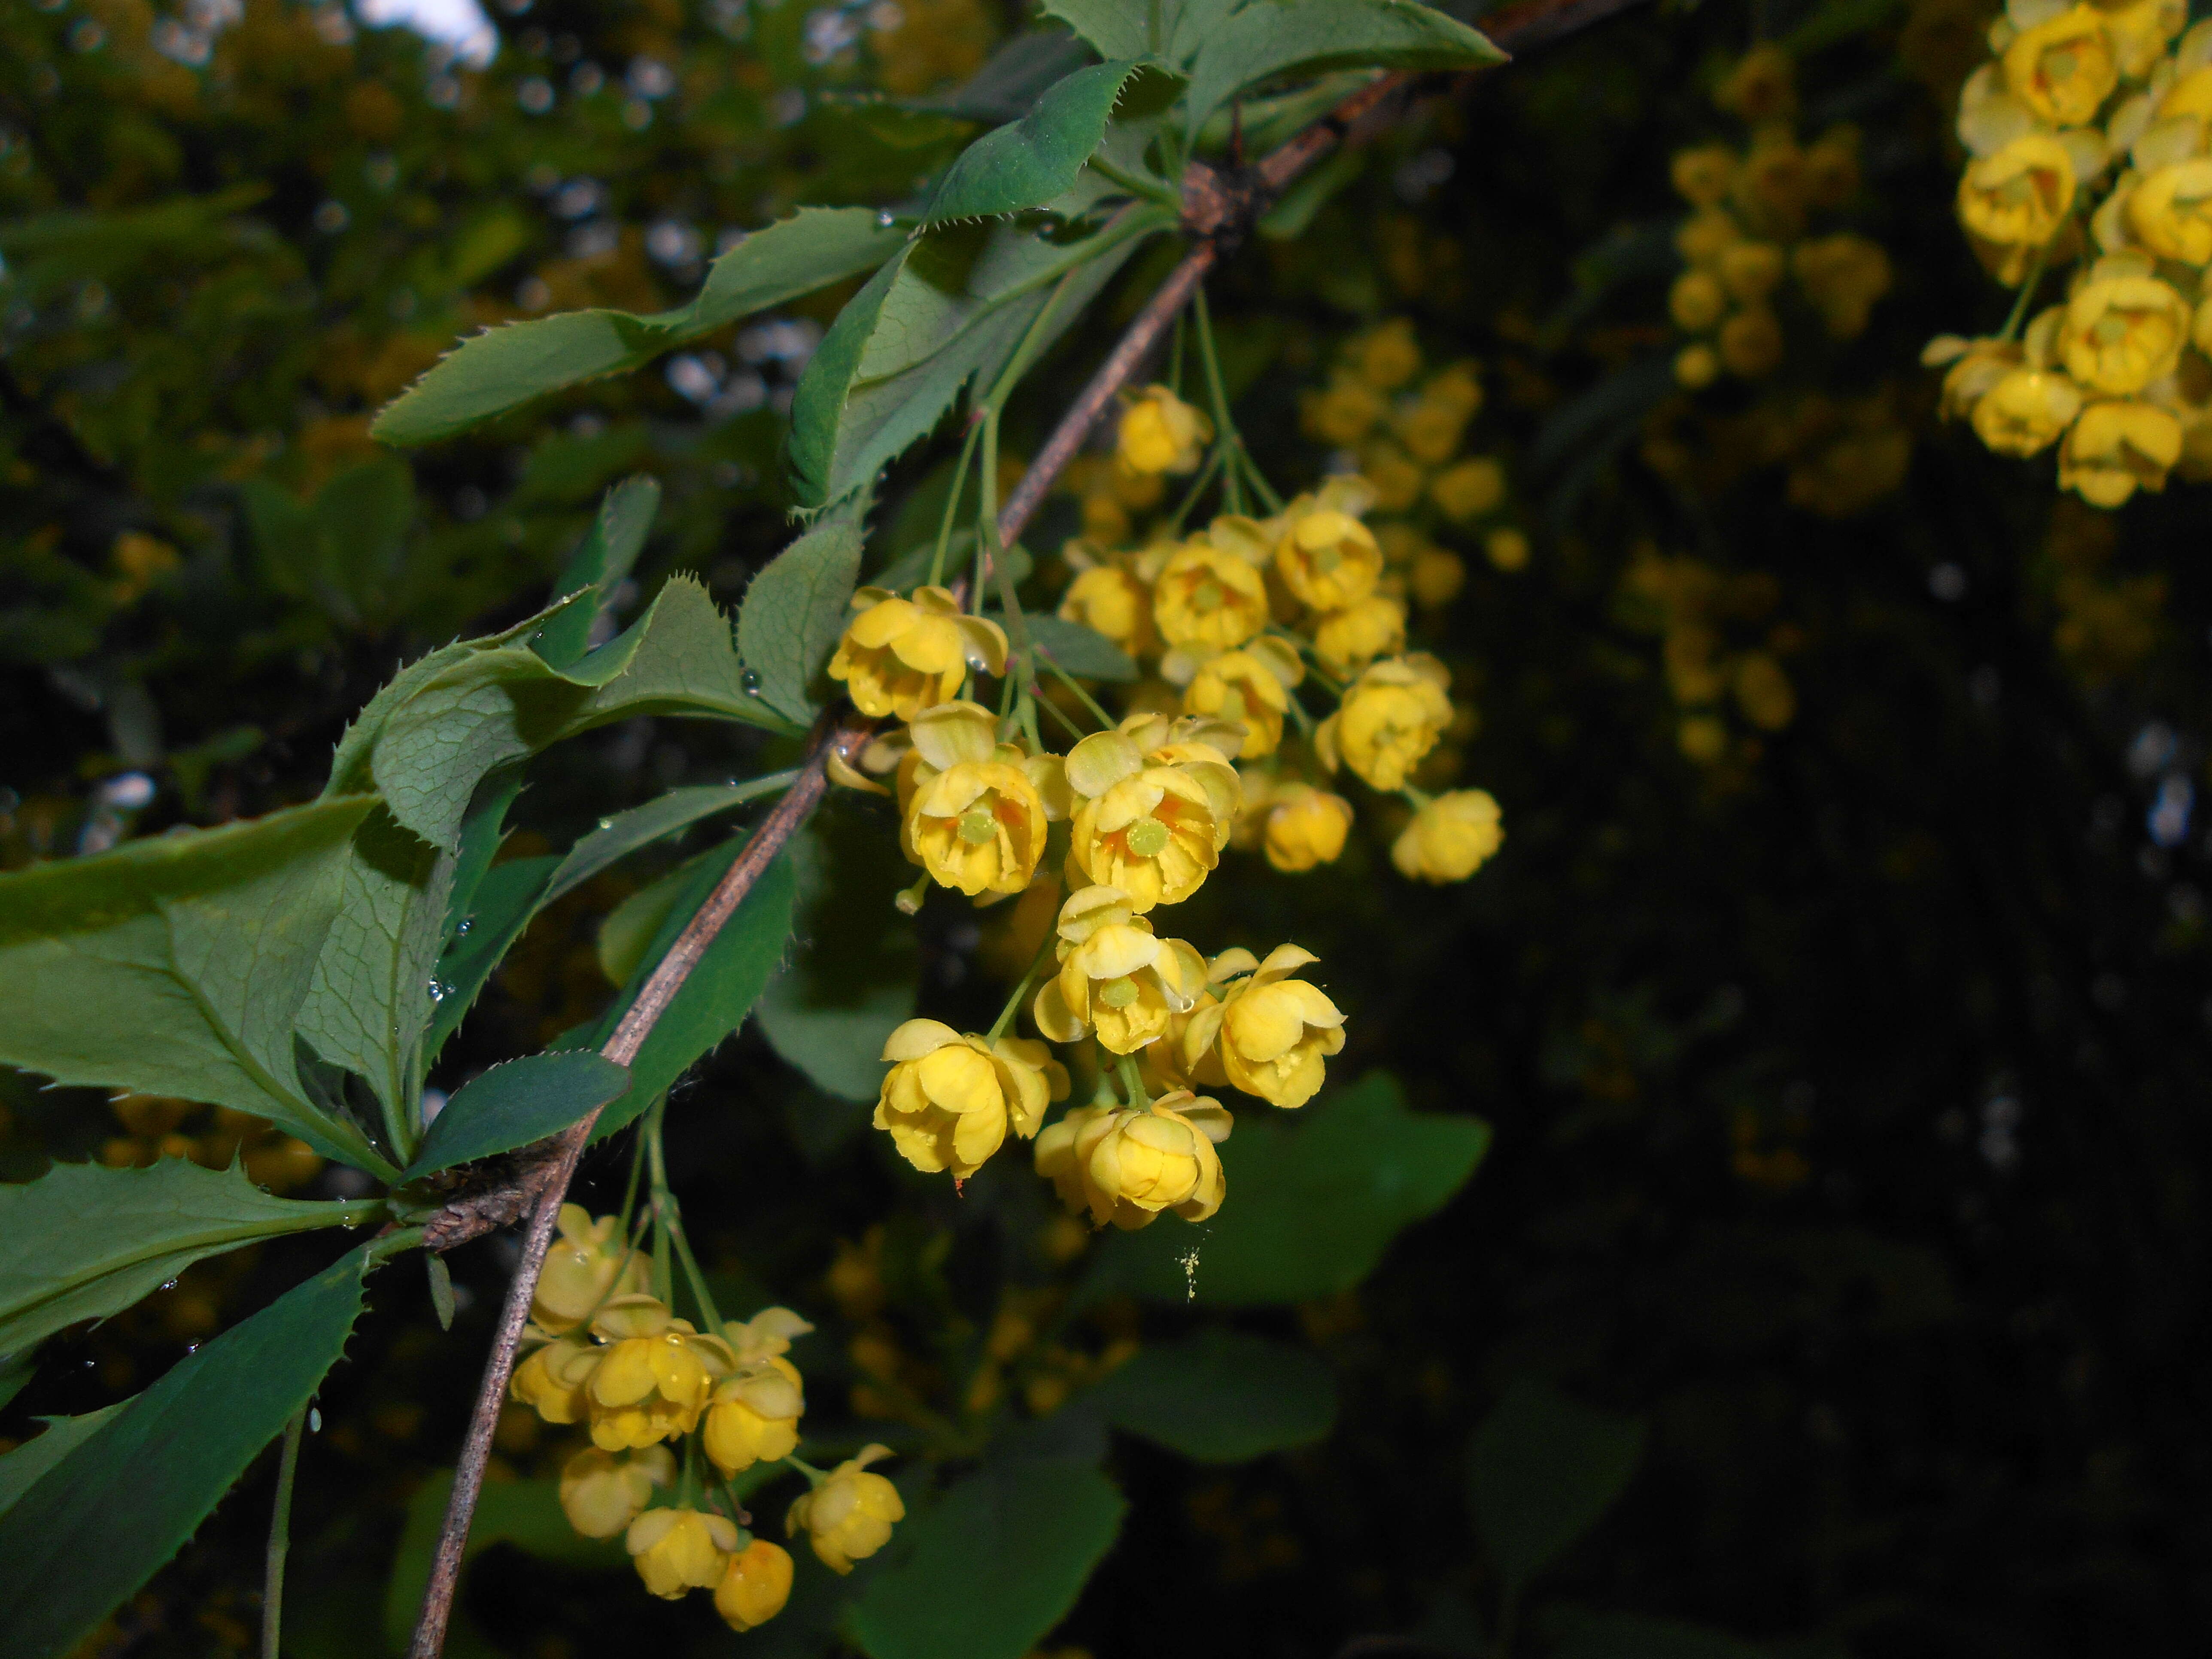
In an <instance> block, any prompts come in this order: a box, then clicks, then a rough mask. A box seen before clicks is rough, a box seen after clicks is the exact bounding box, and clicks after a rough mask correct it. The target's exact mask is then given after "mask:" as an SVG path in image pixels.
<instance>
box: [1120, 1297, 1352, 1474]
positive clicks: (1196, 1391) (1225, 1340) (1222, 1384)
mask: <svg viewBox="0 0 2212 1659" xmlns="http://www.w3.org/2000/svg"><path fill="white" fill-rule="evenodd" d="M1085 1403H1087V1404H1089V1405H1091V1406H1094V1407H1097V1408H1099V1409H1101V1410H1103V1412H1104V1413H1105V1414H1106V1420H1107V1421H1108V1422H1109V1423H1111V1424H1112V1425H1114V1426H1115V1428H1117V1429H1123V1430H1126V1431H1128V1432H1129V1433H1131V1434H1135V1435H1141V1436H1143V1437H1145V1438H1146V1439H1147V1440H1151V1441H1155V1442H1157V1443H1159V1444H1160V1445H1163V1446H1165V1447H1166V1448H1167V1449H1169V1450H1170V1451H1177V1452H1181V1453H1182V1455H1184V1456H1186V1457H1194V1458H1196V1459H1197V1460H1198V1461H1199V1462H1202V1463H1241V1462H1244V1461H1245V1460H1246V1459H1248V1458H1254V1457H1258V1456H1260V1455H1262V1454H1263V1453H1267V1452H1272V1451H1280V1450H1282V1449H1284V1448H1285V1447H1288V1446H1304V1445H1310V1444H1311V1443H1313V1442H1315V1441H1316V1440H1319V1439H1322V1438H1323V1437H1325V1436H1327V1434H1328V1431H1329V1429H1330V1428H1331V1426H1332V1425H1334V1423H1335V1421H1336V1379H1335V1377H1334V1376H1332V1375H1331V1374H1330V1372H1329V1369H1328V1366H1327V1365H1326V1364H1323V1363H1322V1359H1321V1358H1320V1356H1319V1355H1317V1354H1316V1353H1314V1352H1311V1351H1310V1350H1309V1349H1305V1348H1294V1347H1292V1346H1290V1345H1289V1344H1288V1343H1285V1342H1272V1341H1269V1340H1267V1338H1265V1337H1261V1336H1249V1335H1246V1334H1244V1333H1243V1332H1241V1331H1231V1330H1224V1329H1221V1328H1218V1327H1212V1328H1207V1329H1206V1330H1202V1331H1200V1332H1199V1333H1198V1334H1196V1335H1195V1336H1191V1337H1188V1338H1186V1339H1184V1340H1182V1341H1180V1342H1163V1343H1156V1344H1153V1345H1151V1346H1147V1347H1145V1348H1144V1349H1142V1350H1140V1351H1139V1352H1138V1353H1137V1355H1136V1357H1135V1358H1133V1359H1131V1360H1130V1361H1129V1362H1128V1363H1127V1364H1125V1365H1123V1366H1122V1367H1121V1369H1120V1370H1117V1371H1115V1372H1114V1373H1113V1374H1112V1375H1111V1376H1109V1377H1107V1378H1106V1380H1105V1381H1104V1382H1103V1383H1099V1384H1098V1385H1097V1387H1096V1388H1094V1389H1091V1392H1090V1393H1089V1394H1088V1395H1086V1396H1085Z"/></svg>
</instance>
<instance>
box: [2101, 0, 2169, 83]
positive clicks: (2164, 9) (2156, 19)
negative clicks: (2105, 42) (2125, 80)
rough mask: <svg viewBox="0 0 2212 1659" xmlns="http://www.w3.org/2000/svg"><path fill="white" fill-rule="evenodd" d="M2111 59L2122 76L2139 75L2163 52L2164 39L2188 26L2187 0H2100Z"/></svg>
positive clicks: (2142, 74) (2149, 68)
mask: <svg viewBox="0 0 2212 1659" xmlns="http://www.w3.org/2000/svg"><path fill="white" fill-rule="evenodd" d="M2097 9H2098V11H2099V12H2100V14H2101V15H2103V17H2104V20H2105V33H2106V37H2107V38H2108V39H2109V40H2111V41H2112V61H2113V62H2114V63H2115V64H2118V66H2119V71H2120V73H2121V74H2122V75H2123V76H2129V77H2130V78H2135V79H2140V78H2142V76H2146V75H2148V74H2149V73H2150V72H2151V70H2152V67H2153V66H2154V64H2156V63H2157V62H2158V60H2159V59H2160V58H2161V57H2163V56H2164V55H2165V52H2166V42H2167V41H2169V40H2172V39H2173V37H2174V36H2175V35H2177V34H2179V33H2181V31H2182V30H2183V29H2184V28H2185V27H2188V23H2189V6H2188V3H2187V0H2134V3H2132V4H2128V3H2118V4H2100V5H2099V6H2098V8H2097Z"/></svg>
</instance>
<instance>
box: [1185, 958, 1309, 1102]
mask: <svg viewBox="0 0 2212 1659" xmlns="http://www.w3.org/2000/svg"><path fill="white" fill-rule="evenodd" d="M1319 960H1320V958H1319V957H1316V956H1315V955H1314V954H1313V952H1311V951H1306V950H1302V949H1301V948H1299V947H1298V946H1297V945H1277V946H1276V947H1275V948H1274V949H1273V950H1272V951H1269V952H1268V953H1267V960H1266V961H1265V962H1263V963H1260V965H1259V966H1258V968H1257V969H1255V970H1254V971H1253V972H1252V974H1251V975H1249V977H1247V978H1244V979H1240V980H1238V981H1237V982H1236V983H1234V984H1232V985H1231V986H1230V987H1229V988H1228V989H1227V990H1226V991H1225V993H1223V994H1222V999H1221V1001H1220V1003H1219V1005H1218V1006H1216V1007H1212V1008H1206V1009H1201V1010H1200V1011H1199V1012H1197V1013H1196V1014H1194V1015H1193V1016H1192V1018H1191V1022H1190V1025H1189V1028H1188V1030H1186V1031H1184V1033H1183V1038H1182V1048H1183V1058H1184V1060H1185V1061H1186V1063H1188V1064H1191V1065H1195V1064H1196V1063H1197V1060H1198V1056H1199V1055H1200V1054H1204V1053H1205V1052H1206V1049H1208V1048H1212V1049H1215V1050H1216V1051H1217V1052H1218V1054H1219V1055H1220V1057H1221V1066H1222V1069H1223V1070H1224V1071H1225V1072H1226V1073H1228V1074H1229V1081H1230V1082H1231V1084H1233V1085H1236V1086H1237V1088H1239V1089H1242V1090H1243V1091H1244V1092H1245V1093H1246V1094H1248V1095H1257V1096H1258V1097H1260V1098H1261V1099H1262V1100H1264V1101H1267V1103H1270V1104H1271V1105H1275V1106H1284V1107H1291V1106H1303V1105H1304V1104H1305V1103H1306V1102H1308V1101H1309V1100H1311V1099H1312V1098H1313V1097H1314V1095H1315V1094H1316V1091H1319V1090H1320V1088H1321V1085H1322V1073H1323V1069H1324V1068H1323V1061H1324V1060H1327V1058H1328V1056H1329V1055H1331V1054H1335V1053H1336V1052H1337V1051H1338V1050H1340V1048H1343V1047H1344V1014H1343V1012H1342V1011H1341V1010H1340V1009H1339V1008H1338V1007H1337V1006H1336V1005H1335V1004H1334V1002H1332V1001H1330V1000H1328V996H1327V994H1324V993H1323V992H1322V990H1321V988H1320V987H1318V986H1313V985H1309V984H1307V983H1306V982H1305V981H1304V980H1302V979H1292V978H1291V975H1293V974H1295V973H1297V970H1298V969H1301V968H1303V967H1304V966H1305V965H1306V964H1307V963H1311V962H1317V961H1319Z"/></svg>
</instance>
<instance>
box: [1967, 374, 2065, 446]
mask: <svg viewBox="0 0 2212 1659" xmlns="http://www.w3.org/2000/svg"><path fill="white" fill-rule="evenodd" d="M2080 413H2081V388H2080V387H2079V386H2075V384H2074V382H2073V381H2071V380H2068V379H2067V378H2066V377H2065V376H2064V375H2063V374H2050V373H2047V372H2045V370H2042V369H2039V368H2015V369H2014V370H2013V371H2012V372H2011V373H2009V374H2006V375H2005V376H2004V377H2003V378H2002V380H1998V381H1997V383H1996V385H1995V386H1991V387H1990V389H1989V390H1988V391H1987V392H1984V393H1983V394H1982V397H1981V399H1980V401H1978V403H1976V404H1975V405H1974V433H1975V435H1976V436H1978V438H1980V439H1981V441H1983V442H1984V443H1985V444H1987V445H1988V446H1989V447H1990V448H1991V449H1994V450H1995V451H1996V453H1998V454H2000V455H2033V454H2034V453H2036V452H2037V451H2038V450H2039V449H2042V448H2044V447H2045V446H2047V445H2049V444H2050V443H2051V442H2052V441H2055V440H2056V439H2057V436H2058V435H2059V434H2060V433H2062V432H2063V431H2065V430H2066V428H2068V427H2069V426H2070V425H2071V424H2072V423H2073V421H2074V417H2075V416H2076V415H2078V414H2080Z"/></svg>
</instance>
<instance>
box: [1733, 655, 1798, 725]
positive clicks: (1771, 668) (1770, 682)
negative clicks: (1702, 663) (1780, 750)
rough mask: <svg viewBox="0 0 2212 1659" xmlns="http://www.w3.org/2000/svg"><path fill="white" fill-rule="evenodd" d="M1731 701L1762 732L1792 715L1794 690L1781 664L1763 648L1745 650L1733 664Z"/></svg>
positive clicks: (1795, 706) (1795, 713) (1794, 713)
mask: <svg viewBox="0 0 2212 1659" xmlns="http://www.w3.org/2000/svg"><path fill="white" fill-rule="evenodd" d="M1734 689H1735V703H1736V707H1737V708H1741V709H1742V710H1743V716H1744V718H1745V719H1746V720H1749V721H1750V722H1751V723H1752V724H1753V726H1757V727H1759V730H1760V731H1762V732H1779V731H1780V730H1781V729H1782V728H1783V727H1784V726H1787V725H1789V724H1790V721H1791V720H1795V719H1796V715H1797V692H1796V688H1795V687H1793V686H1792V685H1791V684H1790V677H1789V676H1788V675H1787V674H1785V673H1784V672H1783V671H1782V665H1781V664H1780V663H1778V662H1777V661H1775V660H1774V659H1773V658H1771V657H1770V656H1768V655H1767V654H1766V653H1765V652H1764V651H1747V652H1746V653H1744V654H1743V655H1742V657H1741V658H1740V659H1738V660H1737V662H1736V665H1735V688H1734Z"/></svg>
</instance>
